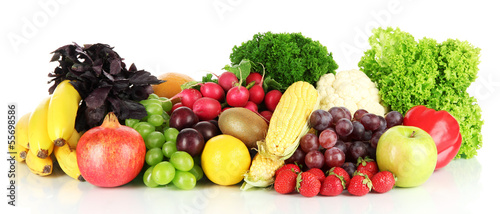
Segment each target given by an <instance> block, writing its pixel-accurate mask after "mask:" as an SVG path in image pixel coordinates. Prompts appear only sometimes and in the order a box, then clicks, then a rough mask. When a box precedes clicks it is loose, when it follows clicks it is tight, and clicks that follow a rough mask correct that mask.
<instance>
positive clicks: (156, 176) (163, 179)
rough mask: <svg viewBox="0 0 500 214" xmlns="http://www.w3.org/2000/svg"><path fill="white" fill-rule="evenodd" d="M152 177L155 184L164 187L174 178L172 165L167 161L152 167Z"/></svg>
mask: <svg viewBox="0 0 500 214" xmlns="http://www.w3.org/2000/svg"><path fill="white" fill-rule="evenodd" d="M152 176H153V180H154V181H155V182H156V183H157V184H159V185H166V184H168V183H170V181H172V179H174V177H175V168H174V165H172V164H171V163H170V162H168V161H162V162H160V163H158V164H156V166H154V168H153V171H152Z"/></svg>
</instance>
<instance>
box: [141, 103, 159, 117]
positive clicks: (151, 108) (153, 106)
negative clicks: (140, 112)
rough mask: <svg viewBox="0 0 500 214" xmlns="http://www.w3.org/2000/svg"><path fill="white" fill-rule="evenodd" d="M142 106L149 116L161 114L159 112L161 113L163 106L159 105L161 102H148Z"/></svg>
mask: <svg viewBox="0 0 500 214" xmlns="http://www.w3.org/2000/svg"><path fill="white" fill-rule="evenodd" d="M144 107H145V108H146V112H147V113H148V115H149V116H151V115H161V113H163V107H161V104H157V103H149V104H147V105H146V106H144Z"/></svg>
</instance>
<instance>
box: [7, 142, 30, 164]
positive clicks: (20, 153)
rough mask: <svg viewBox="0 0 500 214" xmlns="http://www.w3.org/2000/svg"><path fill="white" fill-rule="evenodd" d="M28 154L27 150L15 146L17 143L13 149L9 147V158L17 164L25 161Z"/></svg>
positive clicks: (17, 145)
mask: <svg viewBox="0 0 500 214" xmlns="http://www.w3.org/2000/svg"><path fill="white" fill-rule="evenodd" d="M28 152H29V149H28V148H25V147H24V146H21V145H19V144H17V141H16V143H15V144H14V146H13V147H12V146H11V145H9V153H10V156H11V157H12V158H14V159H16V161H17V162H23V161H24V160H26V155H28Z"/></svg>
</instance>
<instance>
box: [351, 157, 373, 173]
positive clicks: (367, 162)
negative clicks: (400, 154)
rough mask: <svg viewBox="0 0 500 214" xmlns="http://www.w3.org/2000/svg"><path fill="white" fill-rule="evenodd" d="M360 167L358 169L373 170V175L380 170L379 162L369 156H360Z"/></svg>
mask: <svg viewBox="0 0 500 214" xmlns="http://www.w3.org/2000/svg"><path fill="white" fill-rule="evenodd" d="M357 165H358V168H357V169H356V170H358V171H359V170H361V169H365V170H367V171H369V172H371V174H372V175H375V173H377V172H378V166H377V162H375V161H374V160H373V159H371V158H369V157H365V158H364V159H363V158H361V157H359V158H358V164H357Z"/></svg>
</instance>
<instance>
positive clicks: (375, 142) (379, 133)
mask: <svg viewBox="0 0 500 214" xmlns="http://www.w3.org/2000/svg"><path fill="white" fill-rule="evenodd" d="M382 134H384V132H383V131H377V132H375V134H373V135H372V138H371V139H370V146H371V147H373V148H377V145H378V140H379V139H380V136H382Z"/></svg>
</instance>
